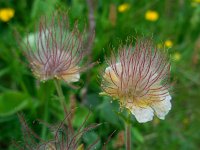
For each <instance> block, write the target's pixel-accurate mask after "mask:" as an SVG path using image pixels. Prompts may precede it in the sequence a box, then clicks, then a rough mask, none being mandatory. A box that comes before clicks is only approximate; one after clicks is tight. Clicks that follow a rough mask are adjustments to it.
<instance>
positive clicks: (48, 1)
mask: <svg viewBox="0 0 200 150" xmlns="http://www.w3.org/2000/svg"><path fill="white" fill-rule="evenodd" d="M57 2H58V1H57V0H36V1H34V4H33V9H32V12H31V18H37V17H38V16H40V15H44V14H46V15H47V14H48V15H49V14H51V13H52V11H53V10H54V8H55V5H56V3H57Z"/></svg>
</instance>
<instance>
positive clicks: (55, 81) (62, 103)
mask: <svg viewBox="0 0 200 150" xmlns="http://www.w3.org/2000/svg"><path fill="white" fill-rule="evenodd" d="M54 83H55V86H56V90H57V93H58V96H59V101H60V105H61V107H62V108H63V111H64V114H66V113H67V110H66V106H67V105H66V102H65V97H64V94H63V91H62V88H61V85H60V82H59V81H58V80H56V79H55V80H54Z"/></svg>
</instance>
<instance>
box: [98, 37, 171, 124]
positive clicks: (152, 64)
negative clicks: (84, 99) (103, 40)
mask: <svg viewBox="0 0 200 150" xmlns="http://www.w3.org/2000/svg"><path fill="white" fill-rule="evenodd" d="M109 65H110V66H109V67H107V68H106V69H105V73H104V75H103V80H102V84H101V86H102V88H103V90H104V93H105V94H107V95H109V96H111V97H113V98H114V99H118V100H119V102H120V104H121V105H122V106H123V107H125V108H127V109H129V110H130V111H131V113H132V114H133V115H134V116H135V117H136V119H137V121H138V122H140V123H144V122H148V121H151V120H152V119H153V116H154V114H156V115H157V117H158V118H160V119H164V118H165V115H166V114H167V113H168V112H169V111H170V109H171V102H170V100H171V96H170V94H169V91H168V90H169V85H168V79H169V72H170V64H169V62H168V58H167V57H166V56H165V55H164V54H162V53H161V52H160V51H159V50H157V49H156V48H154V47H153V46H152V44H151V43H150V42H149V41H140V42H137V43H136V46H135V49H134V50H133V48H132V47H131V46H129V48H122V49H121V50H119V59H116V58H115V57H114V55H113V57H112V58H111V60H110V61H109Z"/></svg>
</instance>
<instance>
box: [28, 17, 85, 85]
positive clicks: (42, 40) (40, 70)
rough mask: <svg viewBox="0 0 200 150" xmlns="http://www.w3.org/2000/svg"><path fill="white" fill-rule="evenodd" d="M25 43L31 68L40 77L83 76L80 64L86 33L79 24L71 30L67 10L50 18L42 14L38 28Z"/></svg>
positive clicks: (69, 78) (64, 78)
mask: <svg viewBox="0 0 200 150" xmlns="http://www.w3.org/2000/svg"><path fill="white" fill-rule="evenodd" d="M25 46H26V52H25V53H26V56H27V58H28V60H29V62H30V66H31V69H32V71H33V73H34V75H35V76H36V77H38V78H39V79H40V80H43V81H45V80H49V79H52V78H57V79H63V80H65V81H66V82H76V81H78V80H79V78H80V71H81V69H80V67H79V66H78V64H79V62H80V61H81V59H82V56H83V51H82V50H83V47H82V46H83V36H82V34H81V33H80V31H79V30H78V27H77V24H75V25H74V28H73V29H72V30H70V27H69V23H68V19H67V16H65V15H64V14H61V15H59V14H56V15H53V16H52V19H51V21H50V22H48V21H47V18H46V17H42V18H41V19H40V21H39V29H38V31H37V32H36V33H35V34H34V35H31V36H28V37H27V41H26V44H25Z"/></svg>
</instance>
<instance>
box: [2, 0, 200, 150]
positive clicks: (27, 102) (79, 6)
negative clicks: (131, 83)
mask: <svg viewBox="0 0 200 150" xmlns="http://www.w3.org/2000/svg"><path fill="white" fill-rule="evenodd" d="M124 3H125V4H127V5H128V7H127V8H126V9H125V10H124V11H120V10H119V7H120V6H121V5H122V4H124ZM93 4H94V9H95V14H94V15H95V22H96V29H95V30H96V36H95V40H94V44H93V49H92V54H91V56H92V61H93V62H95V61H99V62H100V64H99V65H96V66H95V67H94V68H93V69H90V71H88V72H87V73H84V74H83V75H82V76H81V81H82V82H81V83H80V84H81V85H80V86H81V88H80V89H78V90H75V89H72V88H70V86H68V85H67V84H65V83H63V84H62V87H63V91H64V94H65V96H66V101H67V103H69V101H71V100H73V104H74V105H75V106H76V107H78V108H77V109H76V111H75V115H74V118H73V126H74V127H75V128H78V127H79V126H80V125H81V123H82V122H83V121H84V119H85V117H86V116H87V114H88V112H89V111H91V116H90V118H89V120H88V121H87V124H90V123H94V122H97V123H102V125H101V126H100V127H98V128H97V129H95V130H92V131H91V132H89V133H87V134H85V135H84V136H83V139H82V143H84V144H86V145H88V144H90V142H91V141H94V139H97V138H100V140H99V143H98V144H97V148H98V149H101V148H100V147H101V145H103V143H104V142H106V140H107V138H108V137H109V135H111V133H112V132H113V131H115V130H116V132H115V133H114V135H113V136H112V138H111V140H110V141H109V142H108V145H107V148H108V149H119V150H120V149H124V145H123V144H124V143H123V140H124V139H123V136H120V133H121V132H123V130H124V125H123V119H124V118H126V117H125V115H126V113H125V112H122V113H121V112H120V110H119V105H118V103H117V102H116V101H113V102H112V103H110V101H111V99H110V98H108V97H101V96H99V94H98V93H99V92H101V89H100V87H99V82H98V81H99V80H100V79H99V77H98V76H99V72H102V71H103V69H104V68H105V63H104V58H105V56H107V57H109V55H110V51H111V49H112V48H113V47H114V48H117V47H118V46H119V45H120V44H123V43H125V42H126V40H127V37H128V36H129V37H146V36H148V37H149V36H150V37H151V36H153V39H154V41H155V43H156V44H157V45H158V46H159V45H160V44H164V45H165V41H167V40H169V41H170V42H171V46H170V48H169V47H167V45H166V46H165V47H166V49H168V53H169V55H170V56H171V58H172V59H171V64H172V68H171V80H172V82H173V83H174V86H173V89H172V95H173V96H172V97H173V100H172V105H173V107H172V110H171V111H170V113H169V114H168V115H167V117H166V120H164V121H161V120H158V119H157V118H155V119H154V120H153V121H152V122H149V123H145V124H139V123H138V122H136V121H135V119H134V118H131V121H132V126H133V127H132V136H133V138H132V139H133V141H132V142H133V143H132V144H133V148H134V149H138V150H140V149H163V150H165V149H182V150H188V149H190V150H193V149H194V150H195V149H199V147H200V143H199V140H200V130H199V126H200V119H199V115H200V109H199V106H200V60H199V55H200V28H199V27H200V3H199V2H198V1H197V0H196V2H195V0H177V1H174V0H164V1H158V0H153V1H149V0H143V1H138V0H126V1H125V0H110V1H108V0H94V2H93ZM3 8H12V9H13V10H14V11H15V13H14V16H13V18H11V19H10V20H9V21H8V22H4V21H2V20H0V82H1V84H0V149H2V150H3V149H14V148H13V146H12V144H11V141H12V140H15V141H22V140H23V137H22V132H21V130H20V129H21V125H20V123H19V121H18V118H17V115H16V113H17V112H23V113H24V114H25V117H26V118H27V121H28V124H29V125H30V127H31V128H33V129H35V130H34V131H35V132H37V133H38V134H39V135H40V133H41V129H42V125H40V124H37V123H34V121H35V120H36V119H41V120H43V119H44V117H45V116H44V110H45V109H44V108H45V107H47V109H48V118H47V119H48V122H49V123H53V124H54V123H58V122H59V121H61V120H63V118H64V116H63V113H62V109H61V108H60V105H59V102H58V100H57V99H58V98H57V97H56V96H55V95H56V91H55V87H54V85H53V83H52V81H48V82H45V83H39V81H37V79H35V77H33V75H32V73H31V71H30V69H29V68H28V66H27V64H28V63H26V60H25V58H24V55H23V53H22V50H21V49H20V48H19V47H18V43H17V40H16V38H15V36H14V32H15V31H16V30H17V31H18V32H19V33H20V34H21V35H22V36H24V35H26V33H27V32H33V31H34V25H36V24H38V18H39V17H40V16H42V15H47V16H49V15H50V14H51V13H52V12H54V11H56V10H63V11H66V12H68V15H69V19H70V24H72V25H73V23H74V21H75V20H79V24H80V27H81V28H84V26H85V25H86V27H88V7H87V3H86V1H85V0H34V1H29V0H17V1H14V0H6V1H0V9H3ZM148 10H154V11H156V12H157V13H158V15H159V17H158V19H157V20H155V21H149V20H146V19H145V13H146V12H147V11H148ZM88 75H89V76H90V78H88V77H87V76H88ZM86 89H87V93H86V95H84V94H83V93H84V91H85V90H86ZM72 97H73V98H72ZM47 101H48V103H46V102H47ZM71 103H72V102H71ZM46 104H47V106H45V105H46ZM47 134H49V135H50V134H51V133H50V132H47ZM47 137H48V136H47ZM120 142H121V143H120Z"/></svg>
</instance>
